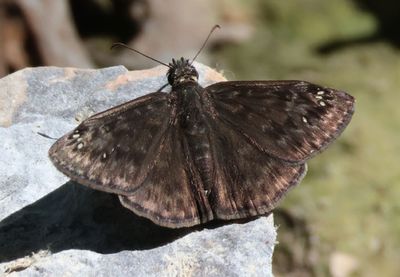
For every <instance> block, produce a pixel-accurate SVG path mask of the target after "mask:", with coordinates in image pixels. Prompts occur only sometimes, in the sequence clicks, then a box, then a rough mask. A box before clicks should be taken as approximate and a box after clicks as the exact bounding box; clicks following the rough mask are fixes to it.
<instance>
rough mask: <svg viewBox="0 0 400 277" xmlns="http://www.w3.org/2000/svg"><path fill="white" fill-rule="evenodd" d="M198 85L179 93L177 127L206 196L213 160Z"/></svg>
mask: <svg viewBox="0 0 400 277" xmlns="http://www.w3.org/2000/svg"><path fill="white" fill-rule="evenodd" d="M201 90H202V88H201V87H200V86H199V85H195V86H192V87H191V86H187V87H185V88H184V89H182V91H179V93H180V95H179V96H178V98H179V99H180V101H179V108H178V109H179V110H180V112H179V125H180V128H181V130H182V132H183V134H184V138H185V142H184V143H185V144H186V149H187V152H188V153H187V155H188V156H189V157H188V159H190V161H191V164H192V165H193V166H194V169H195V170H196V172H197V174H198V175H199V177H200V178H201V183H202V188H198V189H201V190H202V193H203V194H205V195H207V194H209V192H210V189H211V187H212V184H213V171H214V170H213V160H212V153H211V146H210V141H209V132H210V130H209V128H208V125H207V121H206V118H205V116H206V115H205V112H204V107H203V105H202V103H201V99H200V95H199V93H201Z"/></svg>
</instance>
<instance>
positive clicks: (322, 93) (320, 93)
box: [317, 90, 325, 95]
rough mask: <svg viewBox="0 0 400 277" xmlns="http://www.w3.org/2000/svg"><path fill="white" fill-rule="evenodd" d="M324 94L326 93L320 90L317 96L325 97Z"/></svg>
mask: <svg viewBox="0 0 400 277" xmlns="http://www.w3.org/2000/svg"><path fill="white" fill-rule="evenodd" d="M324 93H325V91H323V90H320V91H318V92H317V95H324Z"/></svg>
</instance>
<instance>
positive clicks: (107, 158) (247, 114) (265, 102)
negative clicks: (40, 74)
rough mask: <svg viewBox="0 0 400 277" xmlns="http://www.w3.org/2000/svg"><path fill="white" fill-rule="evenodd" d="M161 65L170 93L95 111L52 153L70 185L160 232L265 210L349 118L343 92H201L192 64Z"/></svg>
mask: <svg viewBox="0 0 400 277" xmlns="http://www.w3.org/2000/svg"><path fill="white" fill-rule="evenodd" d="M210 33H211V32H210ZM207 39H208V38H207ZM203 46H204V45H203ZM196 56H197V55H196ZM167 66H168V67H169V70H168V72H167V79H168V83H169V84H170V85H171V88H172V89H171V92H170V93H165V92H161V91H157V92H154V93H150V94H147V95H145V96H142V97H139V98H137V99H134V100H132V101H130V102H127V103H124V104H122V105H119V106H116V107H113V108H111V109H109V110H106V111H104V112H100V113H98V114H96V115H93V116H91V117H89V118H88V119H86V120H84V121H83V122H82V123H81V124H80V125H79V126H78V127H76V128H75V129H74V130H72V131H71V132H69V133H67V134H66V135H64V136H63V137H61V138H60V139H59V140H57V141H56V142H55V143H54V144H53V145H52V146H51V148H50V150H49V157H50V159H51V161H52V162H53V164H54V165H55V166H56V168H57V169H58V170H60V171H61V172H62V173H64V174H65V175H67V176H68V177H70V178H71V179H72V180H74V181H76V182H78V183H80V184H83V185H86V186H88V187H91V188H93V189H97V190H101V191H105V192H109V193H114V194H117V195H118V196H119V199H120V202H121V203H122V205H123V206H125V207H126V208H128V209H130V210H132V211H133V212H134V213H136V214H138V215H140V216H143V217H146V218H148V219H150V220H151V221H153V222H154V223H156V224H158V225H161V226H165V227H170V228H180V227H189V226H193V225H197V224H201V223H205V222H208V221H211V220H213V219H223V220H231V219H239V218H248V217H253V216H258V215H263V214H267V213H269V212H271V211H272V209H273V208H274V207H275V206H276V204H277V202H278V200H280V199H281V198H282V196H283V195H284V194H285V193H286V192H287V191H288V190H289V189H290V188H291V187H293V186H295V185H297V184H298V183H299V182H300V181H301V180H302V178H303V177H304V175H305V173H306V170H307V165H306V161H307V160H308V159H310V158H312V157H313V156H315V155H316V154H318V153H319V152H321V151H322V150H323V149H325V148H326V147H327V146H328V145H329V144H330V143H331V142H332V141H334V140H335V139H336V138H337V137H338V136H339V135H340V134H341V133H342V131H343V130H344V128H345V127H346V126H347V125H348V123H349V122H350V120H351V117H352V114H353V112H354V98H353V97H352V96H350V95H349V94H347V93H345V92H343V91H339V90H335V89H332V88H328V87H322V86H319V85H315V84H311V83H308V82H305V81H225V82H219V83H216V84H212V85H210V86H208V87H205V88H204V87H202V86H201V85H200V84H199V83H198V78H199V74H198V72H197V71H196V68H195V67H194V66H193V65H192V62H190V61H189V60H187V59H184V58H181V59H178V60H174V59H173V60H172V62H171V63H169V64H168V65H167Z"/></svg>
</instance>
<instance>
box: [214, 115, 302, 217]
mask: <svg viewBox="0 0 400 277" xmlns="http://www.w3.org/2000/svg"><path fill="white" fill-rule="evenodd" d="M209 122H210V125H211V126H212V130H211V137H212V143H211V145H212V148H213V158H214V163H215V168H216V172H215V174H214V176H215V180H214V186H213V188H212V189H211V191H210V197H209V199H210V203H211V205H212V208H213V211H214V214H215V217H217V218H221V219H234V218H243V217H248V216H255V215H261V214H265V213H267V212H269V211H271V210H272V209H273V207H274V206H275V204H276V203H277V201H278V200H279V199H280V198H281V197H282V196H283V195H284V194H285V193H286V192H287V191H288V189H289V188H290V187H292V186H294V185H296V184H298V183H299V182H300V181H301V179H302V177H303V176H304V174H305V172H306V165H305V164H302V165H290V164H287V163H285V162H282V161H281V160H278V159H276V158H273V157H271V156H269V155H267V154H265V153H264V152H262V151H260V150H259V149H257V147H255V146H254V145H252V144H250V143H249V142H248V141H247V140H246V138H245V137H243V136H240V135H238V134H237V132H236V131H234V130H233V129H232V128H231V127H230V126H228V125H227V124H224V123H222V122H220V121H219V120H216V121H212V120H210V121H209Z"/></svg>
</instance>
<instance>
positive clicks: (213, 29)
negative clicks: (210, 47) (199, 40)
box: [190, 24, 221, 64]
mask: <svg viewBox="0 0 400 277" xmlns="http://www.w3.org/2000/svg"><path fill="white" fill-rule="evenodd" d="M217 28H218V29H219V28H221V26H219V25H218V24H217V25H214V27H212V29H211V31H210V32H209V33H208V36H207V38H206V40H205V41H204V42H203V45H202V46H201V47H200V49H199V51H197V54H196V55H195V56H194V58H193V59H192V61H191V62H190V64H192V63H193V62H194V60H195V59H196V58H197V56H198V55H199V54H200V52H201V51H202V50H203V48H204V46H206V44H207V41H208V39H209V38H210V36H211V34H212V33H213V32H214V31H215V29H217Z"/></svg>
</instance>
